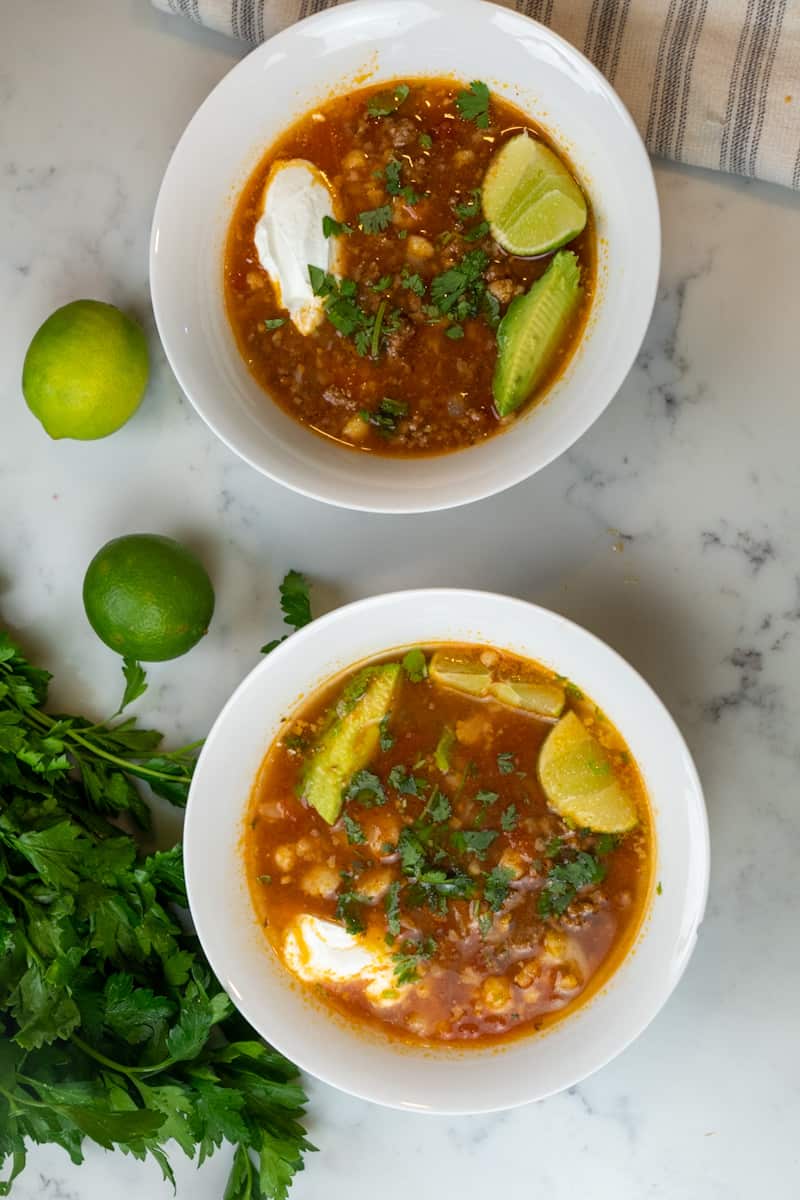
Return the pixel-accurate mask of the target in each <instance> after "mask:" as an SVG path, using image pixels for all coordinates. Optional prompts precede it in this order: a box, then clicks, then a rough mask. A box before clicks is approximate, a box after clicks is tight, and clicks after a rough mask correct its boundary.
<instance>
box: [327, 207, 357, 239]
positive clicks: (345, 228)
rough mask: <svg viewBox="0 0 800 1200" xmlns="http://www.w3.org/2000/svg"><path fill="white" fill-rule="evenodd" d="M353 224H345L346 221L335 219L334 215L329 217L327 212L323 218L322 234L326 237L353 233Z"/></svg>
mask: <svg viewBox="0 0 800 1200" xmlns="http://www.w3.org/2000/svg"><path fill="white" fill-rule="evenodd" d="M352 232H353V228H352V226H351V225H347V224H345V222H344V221H335V220H334V219H333V217H329V216H328V215H327V213H326V214H325V216H324V217H323V218H322V235H323V237H326V238H331V237H342V236H343V235H344V234H347V233H352Z"/></svg>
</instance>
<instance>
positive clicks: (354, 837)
mask: <svg viewBox="0 0 800 1200" xmlns="http://www.w3.org/2000/svg"><path fill="white" fill-rule="evenodd" d="M342 820H343V821H344V828H345V833H346V834H347V840H348V842H349V843H350V845H351V846H360V845H362V844H363V843H364V842H365V841H366V840H367V838H366V834H365V833H364V830H363V829H362V828H361V826H360V825H359V823H358V821H356V820H355V819H354V818H353V817H351V816H350V815H349V814H348V813H345V814H344V816H343V817H342Z"/></svg>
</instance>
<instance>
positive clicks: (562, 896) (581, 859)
mask: <svg viewBox="0 0 800 1200" xmlns="http://www.w3.org/2000/svg"><path fill="white" fill-rule="evenodd" d="M605 873H606V868H605V866H604V864H603V863H601V862H600V861H599V860H598V859H596V858H595V857H594V856H593V855H591V854H587V853H586V852H585V851H583V850H581V851H580V852H579V853H578V854H577V855H576V856H575V858H574V859H571V860H570V862H566V863H558V865H557V866H555V867H551V868H550V870H549V871H548V872H547V879H546V880H545V885H544V887H543V888H542V890H541V892H540V893H539V905H538V907H539V915H540V916H542V917H549V916H553V915H555V916H561V914H562V913H563V912H565V911H566V909H567V908H569V906H570V904H571V903H572V901H573V900H574V899H575V897H576V895H577V894H578V892H579V891H580V890H581V889H582V888H585V887H589V886H590V885H592V884H595V883H600V881H601V880H602V879H604V878H605Z"/></svg>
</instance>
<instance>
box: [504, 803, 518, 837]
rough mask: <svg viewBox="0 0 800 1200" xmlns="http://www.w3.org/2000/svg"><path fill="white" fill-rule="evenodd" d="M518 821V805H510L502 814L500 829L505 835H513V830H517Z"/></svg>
mask: <svg viewBox="0 0 800 1200" xmlns="http://www.w3.org/2000/svg"><path fill="white" fill-rule="evenodd" d="M518 820H519V814H518V812H517V806H516V804H509V806H508V808H504V809H503V811H502V813H501V814H500V828H501V829H502V830H503V833H511V831H512V830H514V829H516V827H517V821H518Z"/></svg>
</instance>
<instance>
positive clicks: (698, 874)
mask: <svg viewBox="0 0 800 1200" xmlns="http://www.w3.org/2000/svg"><path fill="white" fill-rule="evenodd" d="M455 596H458V597H459V600H461V601H464V602H466V603H469V602H470V601H472V600H480V601H482V602H483V601H489V602H494V601H498V602H500V603H501V604H503V605H506V604H508V603H509V602H510V603H512V604H514V605H517V606H520V608H523V607H524V608H525V609H527V610H533V611H534V612H536V613H537V614H539V615H542V616H544V617H545V619H547V620H554V621H555V623H556V624H557V625H559V626H561V627H563V628H565V629H569V630H570V631H571V632H572V633H576V634H577V635H578V637H580V638H583V639H585V640H586V642H587V643H593V644H594V645H595V646H596V647H597V648H599V649H600V650H601V651H602V652H603V653H604V654H605V655H607V656H610V657H611V658H612V659H614V660H616V662H617V664H618V665H619V666H620V667H621V668H622V670H623V672H624V673H628V674H629V676H630V677H632V678H633V679H635V680H636V682H637V684H638V685H639V686H640V687H641V688H642V689H644V691H645V692H647V693H649V699H650V701H651V702H652V704H653V706H654V710H655V711H657V712H658V714H659V720H660V721H662V722H663V728H664V729H665V731H669V733H670V736H671V737H672V738H673V739H674V741H675V743H676V745H678V746H681V747H682V748H683V751H684V767H685V769H686V773H687V783H688V784H689V787H690V791H691V805H692V812H691V816H692V819H693V822H694V831H695V833H697V834H698V835H699V838H700V841H699V844H695V845H693V846H692V869H693V874H692V876H691V878H690V879H689V881H688V882H687V887H686V890H685V896H684V903H685V905H686V907H687V909H689V910H690V911H689V913H688V920H687V922H686V923H685V925H684V933H685V937H686V941H687V948H686V950H685V952H684V954H683V957H682V959H681V961H680V963H679V965H678V968H677V970H676V971H674V972H673V974H672V976H671V978H670V981H669V984H668V986H666V987H665V988H664V991H663V993H662V994H661V996H660V998H659V1000H658V1002H657V1003H655V1004H654V1005H652V1006H651V1008H650V1009H649V1010H648V1012H647V1013H646V1015H644V1016H643V1017H642V1019H640V1020H639V1021H637V1022H635V1023H633V1024H631V1025H630V1027H629V1028H627V1029H626V1031H625V1032H624V1033H623V1034H622V1035H621V1036H620V1037H619V1038H618V1039H617V1041H616V1043H615V1045H614V1048H613V1050H611V1052H610V1053H608V1054H605V1055H604V1056H602V1057H600V1058H598V1059H597V1060H596V1061H595V1062H594V1063H593V1065H592V1066H591V1067H590V1068H589V1069H588V1070H583V1071H581V1073H580V1074H578V1075H575V1077H569V1078H568V1079H566V1081H565V1082H563V1083H561V1084H559V1085H558V1086H557V1087H552V1088H550V1089H548V1090H546V1091H536V1090H535V1089H532V1094H531V1095H530V1096H528V1097H527V1098H518V1099H515V1100H513V1101H512V1102H504V1101H501V1102H486V1101H480V1100H479V1101H476V1100H474V1099H473V1100H470V1101H467V1102H464V1103H454V1104H451V1105H447V1106H435V1107H432V1106H423V1105H419V1104H417V1103H414V1102H410V1101H407V1100H402V1099H399V1098H392V1097H391V1096H390V1097H388V1098H387V1096H385V1095H379V1094H376V1093H375V1092H370V1091H369V1090H368V1089H367V1088H363V1087H362V1088H356V1087H352V1086H349V1085H346V1084H343V1083H342V1081H341V1079H340V1078H338V1077H337V1075H336V1072H335V1071H334V1072H329V1071H327V1070H326V1069H325V1068H322V1069H320V1067H319V1065H318V1064H317V1063H316V1062H314V1061H313V1056H312V1058H307V1057H306V1055H305V1053H304V1051H303V1050H302V1049H299V1048H298V1044H293V1045H292V1046H291V1047H288V1046H286V1045H285V1043H284V1046H281V1044H280V1043H279V1042H276V1041H275V1040H274V1039H272V1037H271V1035H270V1034H269V1032H268V1031H266V1030H265V1029H264V1028H263V1022H262V1021H261V1020H260V1017H259V1014H258V1012H257V1005H255V1004H251V1003H250V1002H249V1000H248V999H247V998H244V997H242V996H241V995H238V994H237V998H236V1000H235V1004H236V1007H237V1008H238V1010H239V1011H240V1013H241V1014H242V1015H243V1016H244V1018H245V1019H246V1020H247V1021H248V1022H249V1023H250V1024H251V1025H252V1027H253V1028H254V1029H255V1030H257V1031H258V1032H259V1033H260V1034H261V1036H263V1037H264V1038H265V1040H267V1041H269V1042H270V1044H272V1045H273V1046H275V1048H276V1049H278V1050H279V1051H281V1052H282V1053H284V1054H286V1055H287V1057H289V1058H291V1060H292V1061H293V1062H294V1063H295V1064H296V1065H297V1066H298V1068H299V1069H300V1070H302V1071H305V1072H307V1073H308V1074H309V1075H311V1076H313V1077H314V1078H316V1079H319V1080H320V1081H321V1082H323V1083H325V1084H328V1085H329V1086H331V1087H334V1088H337V1089H338V1090H340V1091H343V1092H345V1093H346V1094H348V1095H352V1096H354V1097H355V1098H357V1099H360V1100H365V1101H368V1102H370V1103H376V1104H379V1105H381V1106H382V1107H386V1108H393V1109H399V1110H404V1111H414V1112H424V1113H426V1114H430V1115H438V1116H466V1115H477V1114H481V1113H491V1112H501V1111H507V1110H509V1109H512V1108H519V1107H522V1106H524V1105H526V1104H529V1103H535V1102H537V1101H539V1100H544V1099H547V1098H548V1097H550V1096H552V1095H556V1094H558V1093H560V1092H562V1091H565V1090H567V1089H568V1088H571V1087H574V1086H575V1085H577V1084H579V1083H581V1082H582V1080H584V1079H586V1078H588V1077H589V1076H590V1075H593V1074H595V1073H596V1072H597V1071H599V1070H601V1069H602V1068H603V1067H605V1066H606V1065H607V1064H608V1063H609V1062H611V1061H612V1060H613V1059H615V1058H617V1057H618V1056H619V1055H620V1054H622V1053H623V1052H624V1051H625V1050H626V1049H627V1048H628V1047H629V1046H630V1045H631V1044H632V1043H633V1042H634V1041H635V1040H636V1039H637V1038H638V1037H639V1036H640V1035H641V1034H642V1033H643V1032H644V1030H645V1029H646V1028H647V1027H648V1026H649V1025H650V1024H651V1023H652V1022H653V1021H654V1020H655V1018H656V1017H657V1016H658V1014H659V1013H660V1012H661V1010H662V1008H663V1007H664V1005H665V1004H666V1003H667V1001H668V1000H669V998H670V997H671V995H672V994H673V992H674V990H675V988H676V987H677V986H678V984H679V982H680V980H681V979H682V977H683V975H684V973H685V971H686V968H687V967H688V965H689V962H690V960H691V958H692V955H693V953H694V950H695V947H696V944H697V935H698V932H699V929H700V926H701V925H702V922H703V919H704V916H705V910H706V905H707V901H708V892H709V883H710V834H709V824H708V813H707V809H706V805H705V798H704V794H703V788H702V784H701V781H700V778H699V775H698V772H697V768H696V765H695V763H694V759H693V757H692V755H691V752H690V751H689V749H688V746H687V745H686V742H685V739H684V737H683V735H682V733H681V731H680V729H679V728H678V726H677V723H676V722H675V719H674V718H673V716H672V714H671V713H670V711H669V709H668V708H667V707H666V705H665V704H664V702H663V701H662V700H661V698H660V697H659V695H658V693H657V692H656V691H655V690H654V689H653V688H652V686H651V685H650V684H649V683H648V682H647V680H646V679H644V677H643V676H642V675H640V673H639V672H638V671H637V670H636V668H635V667H633V666H632V665H631V664H630V663H629V662H628V660H627V659H626V658H624V657H623V655H621V654H620V653H619V652H618V651H617V650H615V649H614V648H613V647H611V646H609V645H608V643H606V642H605V641H603V639H602V638H600V637H598V636H597V635H596V634H594V633H592V632H591V631H590V630H587V629H586V628H585V627H584V626H582V625H579V624H578V623H577V622H575V621H572V620H571V619H570V618H568V617H564V616H563V615H561V614H560V613H557V612H554V611H553V610H552V609H548V608H545V607H544V606H542V605H538V604H534V603H532V602H530V601H527V600H522V599H520V598H518V597H514V596H509V595H506V594H504V593H500V592H490V591H484V590H480V589H469V588H415V589H408V590H398V591H394V592H386V593H380V594H378V595H375V596H369V597H365V598H363V599H361V600H356V601H353V602H351V603H349V604H346V605H343V606H341V607H340V608H336V609H333V610H331V611H330V612H328V613H326V614H325V615H324V616H322V617H318V618H316V619H315V620H314V621H313V622H312V624H311V625H310V626H307V627H306V628H305V629H300V630H298V631H297V632H296V633H294V634H292V635H291V637H290V638H287V640H286V641H285V642H283V643H281V644H280V645H279V646H277V647H276V648H275V649H274V650H273V651H272V652H271V654H270V655H269V657H267V658H265V659H264V660H263V661H262V662H259V663H257V664H256V665H255V667H253V669H252V670H251V671H250V672H248V674H247V675H246V676H245V677H244V679H243V680H242V681H241V683H240V684H239V685H238V686H237V687H236V689H235V690H234V692H233V693H232V695H231V696H230V697H229V699H228V700H227V702H226V703H225V705H224V706H223V708H222V709H221V710H220V713H219V715H218V717H217V718H216V720H215V722H214V725H213V726H212V728H211V730H210V732H209V734H208V737H207V738H206V741H205V744H204V746H203V749H202V751H201V754H200V756H199V758H198V762H197V766H196V768H195V773H194V781H193V783H192V789H191V791H194V790H196V788H197V787H198V786H199V780H200V779H201V777H202V774H203V770H204V765H205V761H206V760H207V759H209V758H211V757H212V756H213V755H214V754H215V753H216V749H217V741H218V739H219V737H220V729H221V727H222V725H223V724H224V723H225V720H226V717H227V716H228V715H229V714H230V713H231V712H232V710H234V709H235V708H236V707H237V706H238V704H239V703H240V701H241V699H242V698H243V697H244V696H245V694H246V692H247V691H248V689H249V687H250V686H251V684H252V681H253V679H254V677H256V676H261V675H264V674H267V673H268V672H269V671H270V670H271V668H272V666H273V665H274V663H275V662H276V661H277V659H278V657H279V656H280V657H281V658H283V657H288V656H291V655H296V654H298V653H300V652H302V648H303V644H304V640H305V637H306V636H308V634H309V632H310V630H311V629H312V628H313V629H315V630H316V631H318V632H319V631H320V630H323V631H324V630H325V629H327V628H328V627H335V625H336V624H337V623H338V622H340V621H345V620H348V619H352V618H354V617H359V616H362V615H363V616H366V615H368V614H369V613H370V611H371V610H374V609H375V607H376V606H377V605H387V606H391V605H395V604H400V605H407V604H408V603H409V602H412V601H423V602H425V603H426V604H427V603H431V602H433V601H436V600H442V599H444V600H449V599H451V598H453V597H455ZM420 640H421V641H423V642H424V641H425V638H424V637H423V638H421V639H420ZM432 640H435V639H432ZM393 648H394V647H392V646H387V647H386V652H391V651H392V649H393ZM398 648H399V647H398ZM357 661H358V660H356V662H355V663H353V665H356V664H357ZM325 679H326V677H321V678H320V680H319V682H318V684H317V685H316V686H323V685H324V683H325ZM623 736H625V737H626V740H627V734H626V733H624V731H623ZM264 753H266V747H265V749H264ZM191 791H190V796H189V802H188V804H187V810H186V820H185V824H184V857H185V875H186V887H187V895H188V897H189V905H190V910H191V911H192V914H193V915H194V913H195V911H196V908H197V905H196V901H195V900H193V896H194V897H199V896H200V894H201V890H202V887H203V882H204V881H203V879H202V878H200V877H199V875H198V876H197V877H196V876H195V871H194V865H193V857H192V840H193V824H194V820H195V819H199V818H195V817H194V815H193V808H192V795H191ZM245 803H246V801H245ZM652 903H653V896H651V898H650V901H649V905H650V906H652ZM648 916H649V913H648V912H645V914H644V917H643V923H642V926H641V927H640V931H639V933H638V934H637V942H638V940H639V939H641V937H642V936H643V933H644V930H645V927H646V924H647V920H648ZM196 932H197V936H198V939H199V940H200V943H201V945H202V946H203V950H204V952H205V954H206V957H207V958H208V960H209V963H210V964H211V966H212V969H215V967H214V960H215V958H217V953H216V951H217V948H218V947H217V946H216V944H212V939H210V938H209V939H208V940H206V938H205V936H204V931H203V930H202V928H200V927H197V929H196ZM635 945H636V944H634V946H632V947H631V948H630V949H629V950H628V952H627V954H626V959H623V962H622V963H621V964H619V966H618V967H617V968H616V970H615V972H614V973H613V974H612V975H611V976H610V978H609V979H608V980H607V981H606V982H605V983H604V984H603V985H602V988H601V990H600V993H597V995H601V994H602V993H603V992H604V991H605V990H606V989H607V988H608V987H609V986H610V985H611V984H612V982H613V980H614V978H615V976H616V974H617V973H618V972H619V971H620V970H621V968H622V966H623V965H624V963H625V961H626V960H627V958H628V956H630V955H631V954H632V953H634V950H635ZM282 969H283V970H285V968H282ZM218 977H220V982H221V983H222V984H223V986H224V987H225V988H226V991H228V992H229V994H230V990H231V988H230V981H229V980H226V979H225V978H224V972H223V973H222V974H221V975H220V976H218ZM233 990H234V991H235V990H236V989H233ZM595 998H596V996H592V997H591V998H590V999H589V1000H588V1001H587V1002H586V1005H583V1006H579V1008H578V1009H577V1010H576V1012H575V1013H574V1014H571V1015H570V1016H567V1017H565V1018H564V1019H563V1021H561V1022H557V1023H556V1025H555V1026H554V1027H552V1028H560V1027H562V1026H563V1025H568V1024H569V1023H570V1022H571V1021H573V1020H575V1019H577V1017H578V1016H579V1015H580V1013H581V1011H582V1010H584V1009H585V1008H587V1007H590V1006H591V1005H592V1003H593V1002H594V1000H595ZM298 1007H299V1004H298ZM354 1036H355V1040H357V1039H358V1029H357V1027H356V1029H355V1035H354ZM536 1036H537V1035H535V1034H531V1035H529V1036H527V1037H526V1036H521V1037H520V1038H518V1039H514V1040H512V1041H511V1042H505V1043H502V1044H501V1047H500V1048H501V1049H502V1050H503V1051H505V1052H506V1053H508V1054H513V1051H514V1047H516V1046H520V1045H522V1046H524V1045H525V1044H527V1043H530V1042H532V1041H535V1038H536ZM540 1036H541V1035H540ZM390 1044H391V1043H390ZM455 1053H456V1054H463V1055H465V1056H467V1057H469V1056H471V1055H475V1056H477V1055H479V1054H481V1053H482V1051H481V1050H480V1049H469V1050H462V1049H456V1050H455Z"/></svg>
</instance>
